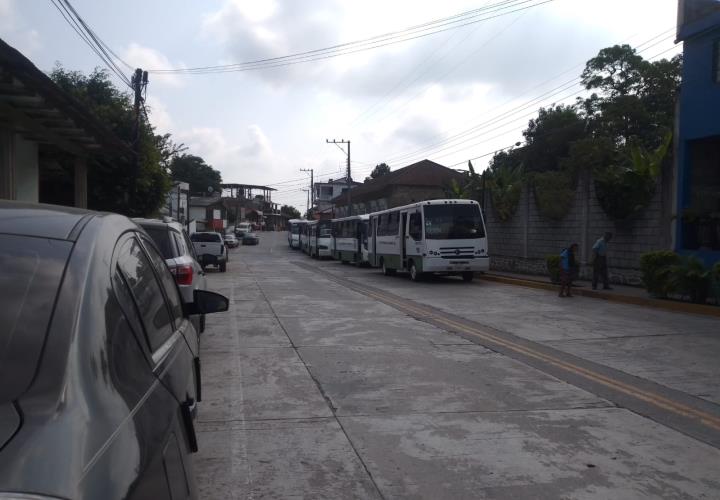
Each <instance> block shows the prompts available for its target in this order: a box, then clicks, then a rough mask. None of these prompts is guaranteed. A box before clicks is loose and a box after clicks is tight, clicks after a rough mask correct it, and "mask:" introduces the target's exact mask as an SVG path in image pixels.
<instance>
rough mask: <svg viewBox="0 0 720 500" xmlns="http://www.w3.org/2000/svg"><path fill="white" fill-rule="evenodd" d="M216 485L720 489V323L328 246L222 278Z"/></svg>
mask: <svg viewBox="0 0 720 500" xmlns="http://www.w3.org/2000/svg"><path fill="white" fill-rule="evenodd" d="M209 278H210V284H211V286H212V287H213V288H214V289H216V290H218V291H220V292H222V293H225V294H227V295H228V296H229V297H230V298H231V302H232V306H231V311H230V312H228V313H226V314H224V315H215V316H214V317H212V318H209V320H208V331H207V332H206V333H205V334H204V336H203V338H202V360H203V381H204V389H205V390H204V401H203V402H202V403H201V405H200V416H199V420H200V421H199V423H198V430H199V441H200V447H201V451H200V452H199V454H198V455H197V460H196V469H197V471H198V479H199V485H200V489H201V494H202V497H203V498H212V499H214V498H217V499H227V498H243V499H244V498H308V499H315V498H330V499H340V498H428V499H443V498H453V499H456V498H457V499H460V498H501V499H502V498H512V499H514V500H519V499H525V498H527V499H542V498H547V499H556V498H583V499H585V498H590V499H607V498H613V499H624V498H628V499H630V498H648V499H650V498H671V499H680V498H688V499H690V498H692V499H695V498H708V499H716V498H718V495H719V494H718V492H720V450H719V449H718V447H720V408H719V406H718V403H720V384H719V383H718V382H719V381H720V367H719V365H720V364H719V363H718V362H717V360H718V359H719V358H720V336H719V335H718V330H719V328H718V321H717V320H716V319H712V318H703V317H696V316H689V315H681V314H676V313H663V312H659V311H656V310H651V309H643V308H639V307H633V306H624V305H620V304H611V303H606V302H603V301H598V300H594V299H584V298H575V299H570V300H561V299H558V298H557V297H555V296H554V295H553V294H551V293H549V292H546V291H541V290H531V289H525V288H520V287H513V286H508V285H501V284H493V283H486V282H482V283H477V284H465V283H462V282H460V281H458V280H454V279H450V278H441V279H436V280H432V281H430V282H427V283H420V284H417V283H411V282H409V280H407V279H406V278H403V277H401V276H398V277H393V278H391V277H385V276H382V275H380V273H378V272H377V271H376V270H369V269H355V268H352V267H350V266H343V265H341V264H339V263H336V262H332V261H322V262H318V261H314V260H311V259H309V258H308V257H306V256H304V255H303V254H300V253H298V252H292V251H290V250H288V249H287V247H286V244H285V240H284V235H283V234H262V236H261V244H260V245H259V246H258V247H241V248H240V249H238V250H237V251H235V252H234V254H233V255H232V258H231V262H230V264H229V266H228V272H227V273H224V274H221V273H213V274H211V275H210V276H209Z"/></svg>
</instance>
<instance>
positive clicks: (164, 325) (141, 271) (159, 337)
mask: <svg viewBox="0 0 720 500" xmlns="http://www.w3.org/2000/svg"><path fill="white" fill-rule="evenodd" d="M118 266H119V268H120V270H121V271H122V273H123V276H124V277H125V281H126V282H127V284H128V285H129V286H130V291H131V292H132V294H133V297H134V298H135V303H136V305H137V308H138V310H139V312H140V316H141V318H142V321H143V326H144V327H145V335H146V337H147V342H148V344H149V346H150V350H151V351H152V352H155V351H156V350H157V349H158V348H159V347H160V346H162V345H163V344H164V343H165V341H167V339H169V338H170V336H171V335H172V333H173V325H172V319H171V316H170V312H169V311H168V307H167V304H166V303H165V299H164V297H163V294H162V292H161V288H160V282H158V280H157V278H156V277H155V273H154V272H153V269H152V267H153V266H152V264H151V263H150V261H149V260H148V258H147V256H146V255H145V253H144V252H143V251H142V248H141V247H140V244H139V243H138V241H137V240H136V239H135V238H131V239H129V240H127V241H126V242H125V243H124V244H123V246H122V247H121V249H120V256H119V258H118Z"/></svg>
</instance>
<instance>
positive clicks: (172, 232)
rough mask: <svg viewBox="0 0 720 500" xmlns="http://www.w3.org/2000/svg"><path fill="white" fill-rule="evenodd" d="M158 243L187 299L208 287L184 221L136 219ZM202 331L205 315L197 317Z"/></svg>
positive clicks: (185, 299)
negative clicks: (196, 291) (181, 222)
mask: <svg viewBox="0 0 720 500" xmlns="http://www.w3.org/2000/svg"><path fill="white" fill-rule="evenodd" d="M133 220H134V221H135V223H136V224H137V225H138V226H140V227H141V228H143V229H144V230H145V232H147V233H148V234H149V235H150V237H151V238H152V239H153V241H154V242H155V244H156V245H157V247H158V249H159V250H160V253H161V254H162V255H163V257H164V258H165V263H166V264H167V266H168V268H169V269H170V272H171V273H172V274H173V276H174V277H175V282H176V283H177V284H178V288H179V289H180V293H181V294H182V298H183V301H184V302H186V303H192V302H193V292H194V291H195V290H205V289H206V287H207V285H206V280H205V271H203V269H202V266H200V264H199V263H198V259H197V256H196V255H195V250H194V248H193V245H192V242H191V241H190V238H188V235H187V232H186V231H185V228H184V227H183V225H182V224H180V223H179V222H175V221H173V220H159V219H133ZM193 321H194V322H195V328H196V330H197V331H198V332H203V331H204V330H205V316H204V315H200V316H195V317H193Z"/></svg>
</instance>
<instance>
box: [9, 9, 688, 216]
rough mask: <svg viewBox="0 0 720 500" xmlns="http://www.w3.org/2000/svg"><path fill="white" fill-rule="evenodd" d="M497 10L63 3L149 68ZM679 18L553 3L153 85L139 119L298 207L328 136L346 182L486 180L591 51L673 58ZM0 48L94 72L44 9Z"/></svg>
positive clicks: (561, 96) (19, 17) (562, 97)
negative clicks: (301, 58)
mask: <svg viewBox="0 0 720 500" xmlns="http://www.w3.org/2000/svg"><path fill="white" fill-rule="evenodd" d="M498 1H499V0H476V1H465V0H444V1H442V2H440V1H437V0H427V1H418V0H363V1H359V0H355V1H351V0H302V1H300V0H203V1H193V0H164V1H161V0H153V1H149V2H148V1H145V0H123V1H119V0H116V1H111V0H103V1H96V0H95V1H93V0H71V3H72V4H73V6H74V7H75V8H76V10H77V11H78V12H79V13H80V14H81V15H82V16H83V18H84V19H85V21H86V22H87V23H88V24H89V25H90V26H91V27H92V28H93V30H94V31H95V32H96V33H97V34H98V35H99V36H100V37H101V38H102V39H103V40H104V41H105V42H106V43H107V44H108V45H109V46H110V47H111V48H112V49H113V50H114V51H115V52H116V53H117V54H118V55H119V56H120V57H121V58H122V59H123V60H125V61H127V62H128V63H129V64H131V65H132V66H137V67H142V68H144V69H161V68H184V67H199V66H208V65H219V64H230V63H237V62H245V61H251V60H255V59H262V58H270V57H278V56H283V55H287V54H292V53H297V52H304V51H307V50H313V49H318V48H324V47H328V46H332V45H336V44H340V43H345V42H351V41H355V40H361V39H365V38H368V37H371V36H374V35H379V34H383V33H386V32H390V31H397V30H401V29H404V28H407V27H410V26H413V25H417V24H422V23H425V22H428V21H432V20H436V19H439V18H445V17H448V16H451V15H454V14H457V13H461V12H464V11H468V10H471V9H476V8H479V7H482V6H484V5H491V4H494V3H497V2H498ZM540 1H542V0H529V1H528V2H527V3H526V5H531V4H533V3H539V2H540ZM676 9H677V2H676V1H675V0H554V1H550V2H549V3H546V4H544V5H539V6H536V7H533V8H529V9H527V10H522V11H518V12H514V13H510V14H508V15H504V16H501V17H497V18H495V19H490V20H487V21H484V22H478V23H474V24H470V25H468V26H464V27H461V28H458V29H453V30H448V31H445V32H442V33H438V34H435V35H432V36H427V37H424V38H419V39H416V40H412V41H407V42H403V43H399V44H394V45H388V46H385V47H382V48H378V49H374V50H370V51H363V52H359V53H355V54H352V55H345V56H341V57H336V58H330V59H326V60H322V61H315V62H309V63H303V64H297V65H291V66H284V67H278V68H272V69H264V70H259V71H249V72H242V73H239V72H232V73H222V74H210V75H151V76H150V84H149V86H148V105H149V109H150V113H151V121H152V123H153V125H155V127H156V128H157V131H158V133H164V132H170V133H172V135H173V136H174V137H175V139H176V140H177V141H181V142H184V143H185V144H186V145H188V146H189V148H190V150H189V152H191V153H193V154H198V155H200V156H202V157H204V158H205V159H206V161H207V162H208V163H210V164H211V165H213V167H215V168H217V169H218V170H220V171H221V172H222V176H223V180H224V181H225V182H238V183H254V184H265V185H274V186H276V187H277V189H278V192H277V193H275V194H274V195H273V200H274V201H278V202H282V203H290V204H293V205H295V206H298V207H302V208H304V204H305V194H304V193H303V192H302V188H303V184H304V181H303V176H304V175H305V174H303V173H302V172H300V171H299V169H301V168H314V169H315V172H316V179H318V178H319V179H321V180H325V179H328V178H331V177H339V176H342V175H343V173H342V169H343V168H344V164H345V156H344V153H343V152H342V151H340V150H339V149H338V148H337V147H335V146H333V145H330V144H326V143H325V139H333V138H335V139H350V140H351V141H352V151H351V152H352V159H353V163H352V168H353V177H354V178H355V179H356V180H362V179H364V178H365V176H367V175H368V173H369V171H370V170H371V169H372V167H373V166H374V165H375V164H377V163H380V162H387V163H388V164H389V165H390V166H391V168H392V169H396V168H401V167H403V166H405V165H408V164H410V163H412V162H414V161H418V160H421V159H423V158H429V159H431V160H434V161H437V162H438V163H441V164H443V165H446V166H451V167H453V168H464V167H465V165H466V164H467V160H468V159H469V158H476V157H480V158H478V159H477V160H475V161H474V163H475V164H476V166H478V167H479V168H483V167H484V166H485V165H486V163H487V160H488V159H489V156H483V155H487V154H488V153H491V152H492V151H495V150H497V149H499V148H502V147H506V146H508V145H510V144H513V143H515V142H516V141H520V140H521V138H522V136H521V131H522V129H523V128H524V127H525V126H526V125H527V121H528V119H529V118H530V117H531V116H532V114H533V113H534V112H536V111H537V109H538V107H539V106H541V105H545V106H547V105H550V104H552V103H560V102H570V101H572V100H573V98H574V96H573V94H575V93H576V92H577V91H578V89H579V86H572V84H573V82H571V80H572V79H573V78H574V77H576V76H578V75H579V74H580V72H581V71H582V67H583V64H584V62H585V61H586V60H587V59H589V58H591V57H593V56H594V55H595V54H596V53H597V51H598V50H599V49H601V48H603V47H607V46H609V45H613V44H616V43H630V44H631V45H634V46H638V45H640V46H641V47H640V50H644V51H643V52H642V55H643V56H645V57H648V58H650V57H653V56H656V55H658V54H660V57H669V56H672V55H673V54H674V53H675V52H676V51H677V50H678V49H671V47H672V46H673V34H674V33H673V30H672V28H673V27H674V24H675V18H676ZM0 37H2V38H3V39H4V40H5V41H6V42H8V43H9V44H10V45H13V46H14V47H16V48H17V49H19V50H20V51H22V52H23V53H24V54H25V55H26V56H27V57H29V58H30V59H31V60H32V61H33V62H34V63H35V64H36V65H37V66H38V67H39V68H40V69H42V70H45V71H48V70H50V69H51V68H52V67H53V65H54V64H55V62H56V61H59V62H60V63H61V64H62V65H63V66H65V67H66V68H68V69H77V70H82V71H84V72H89V71H91V70H92V69H93V68H94V67H95V66H99V65H101V62H100V60H99V59H98V58H97V56H96V55H95V54H94V53H93V52H91V50H90V49H89V48H88V47H87V45H85V44H84V43H83V42H82V41H81V40H80V38H79V37H78V36H77V34H76V33H75V32H74V31H72V29H71V28H70V27H69V26H68V24H67V23H66V22H65V21H64V20H63V18H62V17H61V16H60V14H59V13H58V11H57V10H56V9H55V7H54V6H53V4H52V3H51V2H50V0H0ZM643 43H645V44H644V45H641V44H643ZM668 49H671V50H668ZM129 73H130V71H129V70H128V74H129ZM115 81H116V82H117V84H118V85H122V84H121V83H119V80H117V79H116V80H115ZM565 83H568V85H565V86H562V87H561V85H563V84H565ZM554 89H555V90H554ZM448 139H450V142H443V141H448Z"/></svg>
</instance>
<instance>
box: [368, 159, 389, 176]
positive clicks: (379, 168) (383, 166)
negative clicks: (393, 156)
mask: <svg viewBox="0 0 720 500" xmlns="http://www.w3.org/2000/svg"><path fill="white" fill-rule="evenodd" d="M389 173H390V167H389V166H388V164H387V163H379V164H377V165H375V168H374V169H373V171H372V172H370V178H371V179H377V178H378V177H382V176H383V175H387V174H389Z"/></svg>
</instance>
